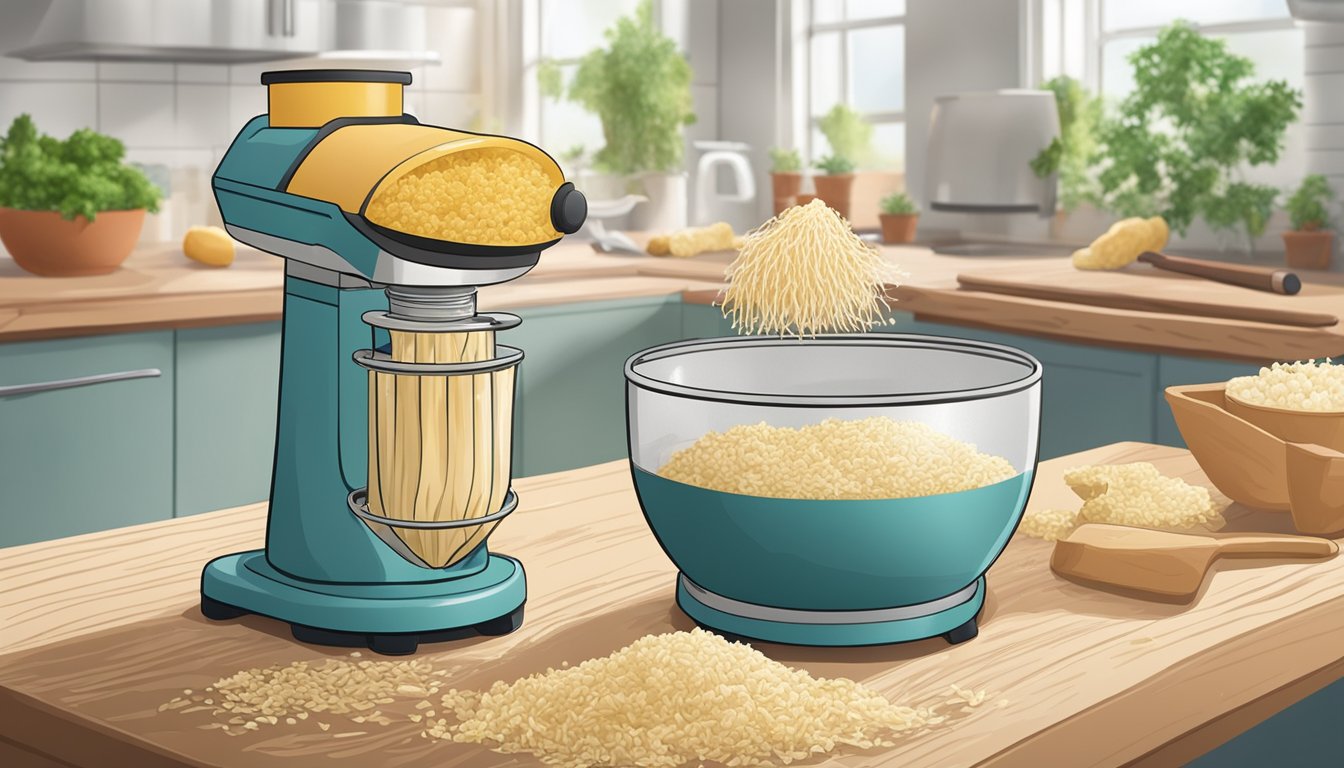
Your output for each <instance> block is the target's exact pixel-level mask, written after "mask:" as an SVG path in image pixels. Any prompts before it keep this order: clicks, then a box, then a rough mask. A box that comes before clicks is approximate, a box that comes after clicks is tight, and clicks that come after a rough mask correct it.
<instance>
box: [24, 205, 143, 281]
mask: <svg viewBox="0 0 1344 768" xmlns="http://www.w3.org/2000/svg"><path fill="white" fill-rule="evenodd" d="M144 223H145V210H144V209H143V208H140V209H136V210H131V211H103V212H102V213H99V214H98V215H97V216H95V217H94V220H93V221H89V220H88V219H86V218H84V217H83V216H76V217H75V218H74V219H63V218H61V214H59V213H57V212H55V211H20V210H17V209H14V208H0V242H3V243H4V245H5V250H7V251H9V255H10V256H12V257H13V258H14V263H16V264H18V265H19V266H20V267H23V268H24V269H26V270H28V271H29V272H32V273H33V274H35V275H42V276H44V277H80V276H84V275H105V274H107V273H109V272H112V271H114V270H116V269H117V268H118V267H120V266H121V263H122V262H123V261H125V260H126V257H127V256H130V255H131V251H132V250H133V249H134V248H135V243H136V241H137V240H139V238H140V228H141V227H142V226H143V225H144Z"/></svg>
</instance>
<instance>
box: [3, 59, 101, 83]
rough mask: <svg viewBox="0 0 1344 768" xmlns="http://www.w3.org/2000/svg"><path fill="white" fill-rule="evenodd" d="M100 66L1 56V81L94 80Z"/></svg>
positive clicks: (77, 62)
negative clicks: (34, 60)
mask: <svg viewBox="0 0 1344 768" xmlns="http://www.w3.org/2000/svg"><path fill="white" fill-rule="evenodd" d="M97 76H98V65H97V64H93V63H91V62H84V61H61V62H56V61H40V62H33V61H24V60H23V59H15V58H13V57H10V56H0V80H93V79H94V78H96V77H97Z"/></svg>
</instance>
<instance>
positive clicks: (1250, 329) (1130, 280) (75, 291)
mask: <svg viewBox="0 0 1344 768" xmlns="http://www.w3.org/2000/svg"><path fill="white" fill-rule="evenodd" d="M633 234H634V236H635V240H636V242H643V240H644V239H645V238H644V237H643V236H642V235H640V234H639V233H633ZM882 248H883V252H884V253H885V254H886V255H887V257H888V258H889V259H890V260H891V261H892V262H893V263H894V264H895V265H896V266H897V267H899V268H900V269H901V270H903V272H904V273H905V276H904V277H903V278H901V280H900V285H899V286H893V287H892V288H891V290H890V291H889V294H890V295H891V297H892V298H894V299H895V300H896V301H897V309H900V310H902V311H906V312H910V313H913V314H915V315H916V316H918V317H920V318H923V319H929V320H936V321H940V322H947V323H952V324H957V325H965V326H972V327H980V328H990V329H995V330H1002V331H1009V332H1015V333H1024V334H1030V335H1035V336H1042V337H1045V338H1052V339H1060V340H1065V341H1083V342H1086V343H1088V344H1097V345H1102V346H1111V347H1117V348H1123V349H1138V350H1145V351H1154V352H1164V353H1175V354H1183V355H1190V356H1196V357H1211V358H1219V359H1227V360H1249V361H1253V362H1264V361H1267V360H1295V359H1306V358H1314V357H1326V356H1341V355H1344V324H1338V323H1337V324H1335V325H1333V326H1329V327H1292V326H1285V325H1278V324H1273V323H1264V322H1257V321H1253V320H1246V319H1230V318H1224V317H1205V316H1196V315H1181V314H1169V313H1163V312H1150V311H1143V310H1134V309H1117V308H1111V307H1104V306H1094V305H1088V304H1079V303H1069V302H1057V301H1048V300H1044V299H1039V298H1026V297H1022V296H1009V295H1003V294H997V293H988V292H983V291H968V290H961V289H959V287H958V283H957V276H958V275H959V274H967V275H980V276H986V277H990V278H994V279H999V280H1003V279H1012V280H1018V281H1027V282H1032V283H1039V284H1041V285H1045V286H1055V287H1062V288H1069V287H1073V288H1078V289H1083V290H1092V291H1102V292H1110V293H1122V294H1123V293H1129V294H1132V295H1139V296H1145V297H1148V298H1151V299H1154V300H1159V301H1160V300H1171V301H1176V302H1185V303H1205V304H1208V303H1223V304H1232V305H1238V306H1244V307H1251V308H1260V309H1268V310H1276V309H1277V310H1291V311H1295V312H1306V313H1312V314H1318V315H1321V314H1323V315H1334V316H1338V315H1339V314H1340V313H1341V312H1344V282H1342V281H1341V278H1340V277H1339V276H1338V275H1333V274H1329V273H1320V272H1305V271H1304V272H1301V273H1300V275H1301V277H1302V280H1303V283H1304V287H1303V289H1302V292H1301V293H1300V294H1298V295H1296V296H1279V295H1276V294H1269V293H1265V292H1263V291H1252V290H1249V289H1245V288H1238V287H1236V286H1229V285H1222V284H1219V283H1213V282H1210V281H1208V280H1200V279H1198V278H1192V277H1188V276H1185V275H1178V274H1175V273H1170V272H1163V271H1161V270H1156V269H1152V268H1150V267H1148V266H1147V265H1131V267H1129V268H1127V269H1125V270H1120V271H1118V272H1096V271H1090V272H1084V271H1080V270H1076V269H1074V268H1073V267H1072V266H1071V265H1070V263H1069V261H1068V259H1067V257H1060V256H1044V255H1043V256H1037V257H1022V256H1013V257H1008V256H1003V257H998V256H945V255H940V254H935V253H933V252H932V251H931V250H929V249H928V248H925V247H922V246H882ZM731 258H732V255H731V254H724V253H712V254H703V255H701V256H698V257H693V258H689V259H677V258H670V257H662V258H658V257H652V256H629V255H611V254H599V253H596V252H594V251H593V250H592V248H591V247H590V246H589V244H587V243H583V242H568V241H566V242H562V243H560V244H559V245H557V246H555V247H553V248H550V249H548V250H547V251H546V252H545V253H544V254H542V257H541V261H540V262H539V263H538V265H537V267H536V268H535V269H533V270H532V271H531V272H530V273H528V274H527V275H525V276H524V277H522V278H521V279H519V280H515V281H513V282H510V283H505V284H503V285H497V286H489V287H486V288H483V289H481V291H480V306H481V308H482V309H485V310H493V309H509V308H523V307H529V306H545V305H553V304H563V303H569V302H577V301H599V300H606V299H620V298H635V297H643V296H668V295H672V294H676V293H680V292H682V291H688V290H689V291H692V293H690V294H687V295H686V296H685V299H686V300H687V301H692V302H699V303H710V302H711V301H713V298H714V296H716V295H717V289H718V288H719V287H721V286H722V284H723V279H724V268H725V267H727V265H728V263H729V262H730V261H731ZM282 275H283V263H282V260H281V259H279V258H276V257H274V256H270V255H267V254H263V253H261V252H259V251H255V250H253V249H250V248H240V249H239V254H238V260H237V261H236V262H235V263H234V265H233V266H231V267H229V268H227V269H212V268H208V267H202V266H200V265H196V264H194V263H192V262H190V261H188V260H187V259H186V258H185V257H184V256H183V255H182V254H181V252H180V251H179V250H178V249H176V248H175V247H172V246H164V247H159V248H148V249H141V250H138V251H137V252H136V253H135V254H134V255H132V257H131V258H130V260H128V261H127V262H126V265H125V266H124V267H123V268H122V269H121V270H119V271H117V272H115V273H113V274H112V275H106V276H103V277H87V278H59V279H58V278H39V277H34V276H32V275H28V274H27V273H25V272H23V271H21V270H20V269H19V268H18V267H17V266H16V265H14V264H13V263H12V262H9V261H7V260H4V259H0V341H6V340H9V341H15V340H21V339H34V338H48V337H55V336H63V335H64V336H70V335H80V334H89V333H112V332H120V331H131V330H148V329H152V328H169V327H192V326H199V325H212V324H213V325H220V324H228V323H242V322H258V321H262V320H274V319H277V318H279V316H280V308H281V285H282Z"/></svg>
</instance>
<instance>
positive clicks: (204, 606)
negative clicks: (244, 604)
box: [201, 595, 247, 621]
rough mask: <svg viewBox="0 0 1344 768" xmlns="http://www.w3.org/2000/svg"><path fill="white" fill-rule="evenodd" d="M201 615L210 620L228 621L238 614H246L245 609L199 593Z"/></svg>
mask: <svg viewBox="0 0 1344 768" xmlns="http://www.w3.org/2000/svg"><path fill="white" fill-rule="evenodd" d="M201 615H202V616H204V617H205V618H207V619H210V620H211V621H228V620H229V619H236V618H238V617H239V616H246V615H247V611H244V610H243V609H242V608H234V607H233V606H232V605H227V604H225V603H221V602H219V601H218V600H212V599H210V598H208V597H206V596H205V595H201Z"/></svg>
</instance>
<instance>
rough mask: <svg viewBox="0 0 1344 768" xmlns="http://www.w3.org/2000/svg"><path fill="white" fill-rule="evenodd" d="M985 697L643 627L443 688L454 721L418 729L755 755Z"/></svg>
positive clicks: (569, 745)
mask: <svg viewBox="0 0 1344 768" xmlns="http://www.w3.org/2000/svg"><path fill="white" fill-rule="evenodd" d="M987 696H988V694H987V693H986V692H984V691H979V692H974V691H968V690H964V689H961V688H957V687H955V686H953V687H952V690H951V692H950V693H949V694H948V696H947V698H946V700H945V701H943V702H940V703H939V704H934V705H929V706H923V707H918V708H912V707H907V706H899V705H896V704H892V703H891V702H890V701H888V700H887V699H886V698H885V697H883V696H882V695H881V694H880V693H878V692H876V691H874V690H872V689H870V688H867V687H865V686H863V685H861V684H859V683H856V682H854V681H852V680H846V679H824V678H814V677H812V676H811V675H809V674H808V673H807V672H805V671H802V670H797V669H791V668H789V667H787V666H785V665H783V664H780V663H778V662H775V661H772V660H771V659H769V658H767V657H766V656H764V655H763V654H761V653H760V652H758V651H756V650H753V649H752V648H751V647H750V646H747V645H743V644H741V643H729V642H728V641H727V640H724V639H723V638H722V637H719V636H718V635H716V634H713V633H711V632H706V631H704V630H702V629H695V630H692V631H691V632H675V633H671V634H664V635H648V636H646V637H643V638H641V639H639V640H637V641H635V642H634V643H632V644H631V645H629V646H626V647H625V648H622V649H621V650H619V651H616V652H615V653H613V654H611V655H610V656H607V657H605V658H601V659H593V660H589V661H585V662H583V663H582V664H579V665H578V666H574V667H567V668H563V669H558V670H555V669H548V670H547V671H546V672H545V673H544V674H537V675H532V676H530V677H525V678H523V679H521V680H518V681H517V682H514V683H512V684H506V683H503V682H498V683H495V684H494V685H493V686H492V687H491V688H490V690H488V691H484V692H463V691H456V690H452V691H449V692H448V693H447V694H445V695H444V697H443V705H444V707H445V708H446V709H449V710H452V711H453V712H454V713H455V715H456V719H457V722H456V723H452V722H450V721H449V720H448V719H446V718H445V719H439V720H435V721H431V722H430V723H429V727H428V729H427V731H426V735H427V736H429V737H430V738H439V739H446V740H451V741H455V742H468V743H481V744H488V745H490V746H491V748H492V749H494V750H495V751H497V752H502V753H506V754H510V753H517V752H528V753H531V754H533V755H534V756H535V757H536V758H537V759H539V760H541V761H542V762H544V763H546V764H548V765H556V766H566V767H567V768H592V767H593V766H640V767H641V768H646V767H647V768H673V767H675V766H681V765H684V764H687V763H691V764H694V763H692V762H691V761H706V760H712V761H716V762H719V763H722V764H724V765H728V766H761V765H774V764H777V763H784V764H789V763H792V762H794V761H796V760H804V759H807V758H808V757H811V756H814V755H817V754H824V753H828V752H831V751H832V750H834V749H836V748H837V747H840V746H842V745H845V746H851V747H856V748H859V749H867V748H871V747H877V746H891V745H892V744H893V742H892V741H891V740H890V737H891V736H892V735H894V734H896V733H900V732H910V731H914V730H917V729H920V728H924V727H927V726H931V725H935V724H937V723H940V722H943V721H944V720H945V719H947V718H948V717H949V716H950V713H949V714H940V713H939V711H938V710H939V708H940V707H942V708H946V707H949V706H951V707H956V708H957V710H958V711H970V710H971V708H973V707H976V706H979V705H981V704H983V703H984V702H985V701H986V699H987ZM1006 703H1007V702H1003V701H1001V702H999V704H1000V706H1003V705H1005V704H1006Z"/></svg>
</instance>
